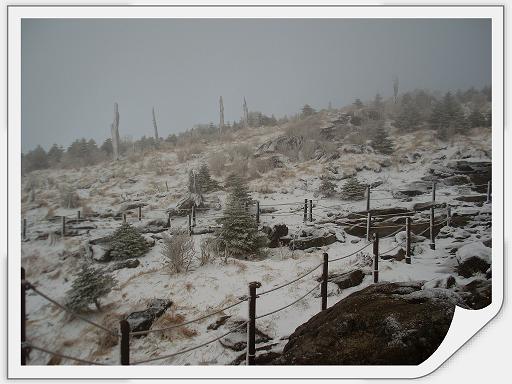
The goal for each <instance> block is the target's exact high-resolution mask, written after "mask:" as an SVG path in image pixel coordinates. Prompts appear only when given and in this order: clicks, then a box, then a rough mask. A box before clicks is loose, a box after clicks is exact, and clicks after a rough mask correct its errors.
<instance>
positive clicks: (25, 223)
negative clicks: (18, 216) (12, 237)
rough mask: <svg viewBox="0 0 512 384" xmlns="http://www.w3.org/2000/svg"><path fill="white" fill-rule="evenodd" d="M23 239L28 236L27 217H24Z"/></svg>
mask: <svg viewBox="0 0 512 384" xmlns="http://www.w3.org/2000/svg"><path fill="white" fill-rule="evenodd" d="M22 234H23V240H25V239H26V238H27V219H26V218H24V219H23V232H22Z"/></svg>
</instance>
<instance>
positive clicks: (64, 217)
mask: <svg viewBox="0 0 512 384" xmlns="http://www.w3.org/2000/svg"><path fill="white" fill-rule="evenodd" d="M64 236H66V216H62V237H64Z"/></svg>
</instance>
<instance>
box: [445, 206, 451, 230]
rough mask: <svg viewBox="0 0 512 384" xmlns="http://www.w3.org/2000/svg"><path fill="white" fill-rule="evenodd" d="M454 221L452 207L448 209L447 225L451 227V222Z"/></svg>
mask: <svg viewBox="0 0 512 384" xmlns="http://www.w3.org/2000/svg"><path fill="white" fill-rule="evenodd" d="M451 219H452V207H450V206H448V207H446V225H447V226H448V227H449V226H450V221H451Z"/></svg>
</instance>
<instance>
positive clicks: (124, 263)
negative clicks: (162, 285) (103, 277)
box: [109, 259, 140, 272]
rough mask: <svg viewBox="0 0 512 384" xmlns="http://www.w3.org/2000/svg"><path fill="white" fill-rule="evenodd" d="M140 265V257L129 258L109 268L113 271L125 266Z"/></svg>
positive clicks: (134, 266) (133, 266)
mask: <svg viewBox="0 0 512 384" xmlns="http://www.w3.org/2000/svg"><path fill="white" fill-rule="evenodd" d="M139 265H140V261H139V260H138V259H128V260H124V261H120V262H118V263H115V264H114V265H113V266H111V267H110V268H109V270H110V271H111V272H112V271H116V270H118V269H123V268H137V267H138V266H139Z"/></svg>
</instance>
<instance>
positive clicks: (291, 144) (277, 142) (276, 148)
mask: <svg viewBox="0 0 512 384" xmlns="http://www.w3.org/2000/svg"><path fill="white" fill-rule="evenodd" d="M303 143H304V138H303V137H302V136H279V137H278V138H276V139H272V140H268V141H266V142H264V143H263V144H261V145H260V146H259V147H258V149H257V150H256V152H255V153H254V156H261V155H263V154H265V153H274V152H279V153H287V152H288V151H293V150H297V149H300V148H302V144H303Z"/></svg>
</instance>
